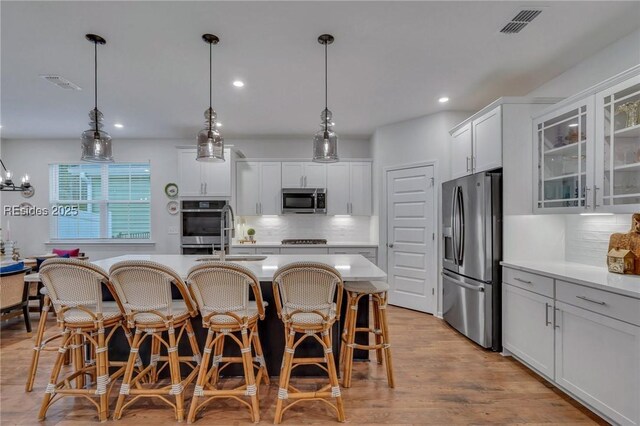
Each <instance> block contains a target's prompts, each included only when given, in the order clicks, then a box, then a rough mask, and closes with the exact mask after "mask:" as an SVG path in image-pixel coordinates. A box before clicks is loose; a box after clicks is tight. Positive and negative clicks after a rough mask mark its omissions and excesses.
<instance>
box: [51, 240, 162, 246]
mask: <svg viewBox="0 0 640 426" xmlns="http://www.w3.org/2000/svg"><path fill="white" fill-rule="evenodd" d="M44 244H45V245H46V246H68V245H73V246H99V245H136V246H154V245H156V242H155V241H152V240H118V239H112V240H109V239H98V240H53V241H46V242H45V243H44Z"/></svg>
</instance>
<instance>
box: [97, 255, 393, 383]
mask: <svg viewBox="0 0 640 426" xmlns="http://www.w3.org/2000/svg"><path fill="white" fill-rule="evenodd" d="M239 258H244V259H251V260H235V259H239ZM201 259H207V260H216V259H215V257H213V256H202V255H138V254H136V255H134V254H131V255H123V256H117V257H111V258H108V259H102V260H96V261H93V262H92V263H93V264H94V265H97V266H99V267H101V268H103V269H105V270H106V271H107V272H108V271H109V268H111V266H112V265H114V264H115V263H117V262H121V261H124V260H148V261H152V262H158V263H161V264H163V265H165V266H167V267H169V268H172V269H173V270H175V271H176V272H177V273H178V275H180V277H182V278H183V279H186V277H187V274H188V272H189V269H190V268H191V267H193V266H195V265H198V264H200V263H201V262H202V260H201ZM227 261H229V262H233V263H237V264H239V265H242V266H244V267H246V268H247V269H249V270H250V271H251V272H253V273H254V274H255V275H256V277H257V278H258V280H259V281H260V288H261V290H262V297H263V299H264V300H265V302H267V303H268V304H269V305H268V306H267V307H266V315H265V319H264V320H263V321H260V322H259V326H258V329H259V333H260V341H261V343H262V346H263V350H264V357H265V361H266V363H267V369H268V371H269V375H271V376H277V375H279V374H280V365H281V363H282V355H283V352H284V342H285V340H284V328H283V325H282V321H281V320H280V319H279V318H278V315H277V313H276V309H275V302H274V298H273V289H272V280H273V276H274V273H275V272H276V271H277V270H278V268H280V267H282V266H285V265H288V264H290V263H293V262H322V263H326V264H328V265H331V266H333V267H335V268H336V269H337V270H338V272H340V274H341V275H342V279H343V280H344V281H379V280H386V277H387V275H386V274H385V272H384V271H382V270H381V269H380V268H378V267H377V266H376V265H374V264H373V263H371V262H370V261H369V260H367V259H366V258H364V257H363V256H361V255H353V254H344V255H343V254H328V255H320V254H315V255H268V256H232V255H228V256H227ZM361 302H362V304H361V306H359V308H360V309H358V321H357V323H358V326H359V327H360V326H362V327H365V326H368V313H369V310H368V301H367V300H366V298H363V299H362V300H361ZM345 303H346V299H345V298H343V304H342V315H341V318H344V309H345ZM192 322H193V326H194V329H195V332H196V337H197V339H198V342H199V343H200V345H201V346H202V345H203V343H204V340H205V339H206V330H205V329H204V328H203V327H202V322H201V319H200V317H197V318H194V319H192ZM341 330H342V323H341V322H336V324H335V325H334V328H333V352H334V353H336V354H339V353H340V332H341ZM116 337H117V338H116ZM362 338H364V339H366V338H367V336H362ZM180 349H181V350H185V351H186V352H185V353H188V351H189V345H188V344H187V342H186V341H184V342H181V345H180ZM234 349H235V348H233V345H225V355H231V354H233V353H234V352H233V351H234ZM140 354H141V356H142V358H143V360H144V361H145V362H146V361H148V357H149V348H145V347H142V348H141V349H140ZM296 354H299V355H303V356H313V357H316V356H323V352H322V350H321V348H320V347H319V345H314V344H313V342H312V341H311V340H309V341H307V342H304V343H303V344H302V345H300V346H299V348H298V349H297V350H296ZM127 355H128V345H127V343H126V340H125V338H124V335H122V336H114V340H113V341H112V344H111V345H110V348H109V357H110V358H111V359H123V360H124V359H126V357H127ZM366 355H368V354H367V352H363V353H360V354H359V353H356V354H355V356H356V357H358V358H361V357H364V356H366ZM336 362H338V359H337V357H336ZM225 371H226V370H225ZM294 371H295V374H298V375H322V371H321V370H319V369H318V368H317V367H315V366H304V367H299V368H296V369H295V370H294ZM229 373H230V374H232V375H233V374H237V373H240V371H239V370H237V371H235V372H234V371H233V370H229Z"/></svg>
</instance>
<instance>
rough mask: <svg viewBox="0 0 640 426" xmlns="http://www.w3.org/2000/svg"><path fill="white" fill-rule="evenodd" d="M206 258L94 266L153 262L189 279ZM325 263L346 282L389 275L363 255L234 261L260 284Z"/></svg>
mask: <svg viewBox="0 0 640 426" xmlns="http://www.w3.org/2000/svg"><path fill="white" fill-rule="evenodd" d="M202 257H206V256H202V255H179V254H126V255H123V256H118V257H110V258H108V259H102V260H96V261H93V262H92V263H93V264H95V265H97V266H100V267H101V268H103V269H105V270H106V271H109V268H110V267H111V266H112V265H113V264H114V263H116V262H120V261H123V260H150V261H152V262H158V263H161V264H163V265H166V266H168V267H169V268H171V269H173V270H175V271H176V272H177V273H178V274H179V275H180V276H181V277H182V278H186V276H187V273H188V272H189V269H190V268H191V267H192V266H194V265H197V264H199V263H200V262H198V261H197V260H196V259H200V258H202ZM301 261H306V262H322V263H326V264H328V265H331V266H333V267H335V268H336V269H337V270H338V272H340V274H341V275H342V279H343V280H344V281H384V280H386V278H387V274H386V273H385V272H384V271H383V270H381V269H380V268H378V267H377V266H376V265H374V264H373V263H371V262H370V261H368V260H367V259H365V258H364V257H363V256H361V255H359V254H309V255H298V254H291V255H282V254H278V255H269V256H266V259H264V260H259V261H242V262H238V261H233V262H234V263H237V264H239V265H242V266H244V267H246V268H248V269H249V270H250V271H251V272H253V273H254V274H255V275H256V277H258V279H259V280H260V281H271V280H272V279H273V274H274V272H276V270H277V269H278V268H279V267H281V266H284V265H287V264H289V263H292V262H301Z"/></svg>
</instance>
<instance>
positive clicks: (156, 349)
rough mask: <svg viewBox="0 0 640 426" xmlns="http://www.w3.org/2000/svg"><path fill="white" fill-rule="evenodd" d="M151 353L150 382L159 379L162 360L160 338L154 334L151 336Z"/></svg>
mask: <svg viewBox="0 0 640 426" xmlns="http://www.w3.org/2000/svg"><path fill="white" fill-rule="evenodd" d="M150 337H151V355H150V356H149V365H150V366H151V369H150V370H149V383H156V382H157V381H158V362H159V361H160V339H158V337H157V336H156V335H155V333H154V334H152V335H151V336H150Z"/></svg>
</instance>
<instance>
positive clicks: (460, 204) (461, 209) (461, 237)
mask: <svg viewBox="0 0 640 426" xmlns="http://www.w3.org/2000/svg"><path fill="white" fill-rule="evenodd" d="M458 217H459V221H460V235H459V241H458V243H459V244H458V250H459V253H458V264H462V262H463V259H464V199H463V197H462V188H461V187H458Z"/></svg>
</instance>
